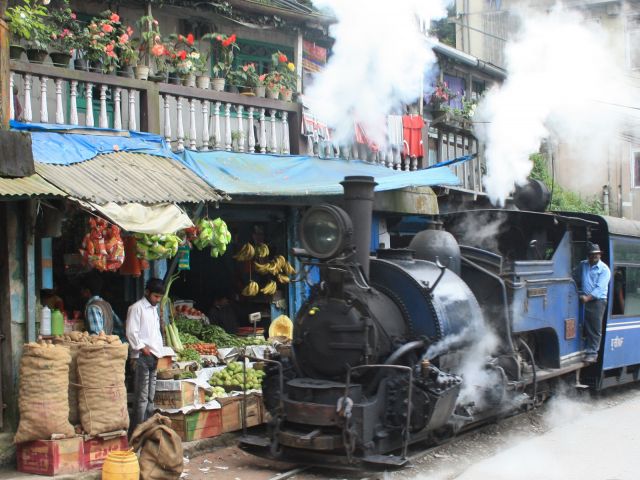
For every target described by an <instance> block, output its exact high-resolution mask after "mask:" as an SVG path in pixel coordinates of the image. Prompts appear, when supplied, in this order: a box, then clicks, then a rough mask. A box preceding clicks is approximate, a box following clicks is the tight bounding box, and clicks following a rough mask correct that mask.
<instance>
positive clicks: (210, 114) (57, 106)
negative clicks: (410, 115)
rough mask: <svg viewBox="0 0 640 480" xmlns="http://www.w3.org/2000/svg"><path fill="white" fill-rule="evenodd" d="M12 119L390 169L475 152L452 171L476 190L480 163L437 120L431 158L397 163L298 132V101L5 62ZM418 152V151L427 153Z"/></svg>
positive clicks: (395, 155)
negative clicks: (148, 134)
mask: <svg viewBox="0 0 640 480" xmlns="http://www.w3.org/2000/svg"><path fill="white" fill-rule="evenodd" d="M10 69H11V73H10V82H11V87H12V90H13V91H14V95H13V96H11V98H10V101H11V118H12V119H16V120H21V121H24V122H27V123H28V122H41V123H52V124H68V125H78V126H79V127H84V126H88V127H100V128H113V129H118V130H120V129H122V130H131V131H143V132H151V133H156V134H160V135H162V136H163V137H164V138H165V139H166V141H167V143H168V144H169V145H170V146H171V148H172V149H173V150H174V151H176V152H180V151H183V150H184V149H191V150H225V151H233V152H240V153H242V152H247V153H258V154H277V155H289V154H301V155H312V156H313V155H315V156H321V157H336V156H339V157H341V158H345V159H351V158H360V159H363V160H365V161H369V162H370V163H373V164H377V165H382V166H385V167H388V168H391V169H394V170H402V171H408V170H416V169H422V168H426V167H428V166H429V165H430V164H433V163H436V162H441V161H445V160H448V159H452V158H457V157H460V156H464V155H471V154H474V153H475V154H476V157H475V158H474V159H473V160H470V161H467V162H465V163H463V164H460V165H457V166H456V165H454V166H452V167H451V168H452V170H453V171H454V173H456V175H457V176H458V178H459V179H460V181H461V188H463V189H464V190H468V191H471V192H482V190H483V186H482V181H481V178H482V175H483V171H484V167H483V163H484V161H483V159H482V157H481V155H480V154H479V153H480V152H479V150H478V143H477V141H476V140H475V138H474V137H473V135H472V134H471V131H470V128H469V125H467V124H465V125H458V124H457V123H456V122H453V121H450V119H447V118H440V119H438V121H436V119H434V121H433V122H432V123H431V125H430V127H431V128H430V129H429V150H431V155H430V157H431V159H430V161H427V159H422V160H421V161H420V162H419V161H418V159H415V158H408V157H407V158H401V156H400V153H399V152H398V151H395V150H394V151H382V152H376V153H372V152H369V151H367V149H366V148H362V147H363V146H362V145H353V146H352V147H351V148H340V149H338V148H335V146H334V145H332V144H331V143H330V142H325V141H323V140H322V138H314V137H313V136H312V135H307V136H306V137H305V136H303V132H302V131H301V123H302V106H301V105H300V104H299V103H294V102H283V101H279V100H271V99H266V98H257V97H253V96H245V95H241V94H234V93H227V92H215V91H212V90H204V89H200V88H194V87H184V86H181V85H172V84H168V83H155V82H151V81H141V80H134V79H130V78H124V77H118V76H115V75H103V74H98V73H93V72H85V71H79V70H71V69H66V68H59V67H54V66H51V65H47V64H35V63H28V62H22V61H14V60H12V61H11V63H10ZM426 150H427V149H426V148H425V152H426Z"/></svg>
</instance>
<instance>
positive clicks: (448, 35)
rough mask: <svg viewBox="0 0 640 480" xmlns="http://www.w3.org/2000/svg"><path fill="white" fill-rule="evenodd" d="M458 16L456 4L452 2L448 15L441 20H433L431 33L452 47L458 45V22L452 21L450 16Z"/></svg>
mask: <svg viewBox="0 0 640 480" xmlns="http://www.w3.org/2000/svg"><path fill="white" fill-rule="evenodd" d="M455 16H456V7H455V4H452V5H451V6H450V7H449V8H448V9H447V17H446V18H443V19H441V20H434V21H433V22H431V28H430V29H429V34H430V35H432V36H434V37H436V38H437V39H438V40H440V41H441V42H442V43H444V44H446V45H449V46H451V47H455V46H456V24H455V23H453V22H450V21H449V19H450V18H455Z"/></svg>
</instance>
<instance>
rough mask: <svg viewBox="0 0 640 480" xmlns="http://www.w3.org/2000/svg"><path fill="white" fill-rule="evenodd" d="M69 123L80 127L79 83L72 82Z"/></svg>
mask: <svg viewBox="0 0 640 480" xmlns="http://www.w3.org/2000/svg"><path fill="white" fill-rule="evenodd" d="M69 123H70V124H71V125H78V81H77V80H71V87H70V92H69Z"/></svg>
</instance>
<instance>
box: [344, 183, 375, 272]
mask: <svg viewBox="0 0 640 480" xmlns="http://www.w3.org/2000/svg"><path fill="white" fill-rule="evenodd" d="M340 184H341V185H342V188H344V207H345V210H346V211H347V213H348V214H349V216H350V217H351V222H352V223H353V239H354V243H355V246H356V260H357V261H358V263H360V265H362V270H363V271H364V274H365V276H366V278H367V280H368V279H369V250H370V248H371V214H372V212H373V189H374V188H375V186H376V185H378V184H377V183H376V182H375V181H374V179H373V177H366V176H352V177H344V180H343V181H342V182H340Z"/></svg>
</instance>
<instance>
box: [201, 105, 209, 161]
mask: <svg viewBox="0 0 640 480" xmlns="http://www.w3.org/2000/svg"><path fill="white" fill-rule="evenodd" d="M202 150H209V100H203V101H202Z"/></svg>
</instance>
